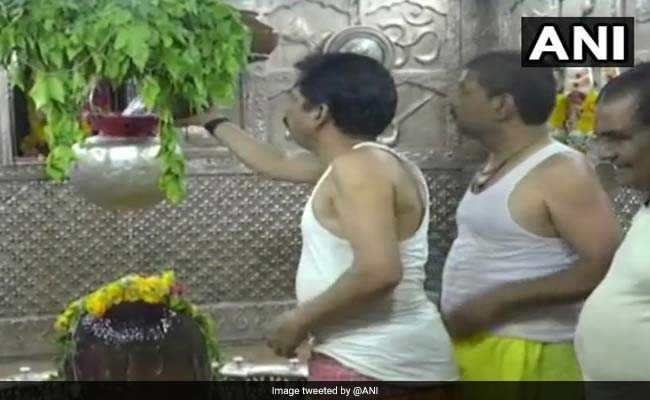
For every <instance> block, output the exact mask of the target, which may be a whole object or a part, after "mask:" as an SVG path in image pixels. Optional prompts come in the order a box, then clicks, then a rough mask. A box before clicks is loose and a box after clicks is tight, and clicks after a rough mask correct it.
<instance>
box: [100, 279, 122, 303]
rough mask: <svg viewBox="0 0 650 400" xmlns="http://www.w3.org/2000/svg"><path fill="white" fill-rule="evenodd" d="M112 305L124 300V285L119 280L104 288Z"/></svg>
mask: <svg viewBox="0 0 650 400" xmlns="http://www.w3.org/2000/svg"><path fill="white" fill-rule="evenodd" d="M104 291H105V293H106V296H107V297H108V302H109V303H110V306H111V307H112V306H116V305H118V304H120V303H121V302H122V299H123V297H124V287H123V286H122V285H121V284H120V283H119V282H113V283H111V284H109V285H108V286H106V288H105V289H104Z"/></svg>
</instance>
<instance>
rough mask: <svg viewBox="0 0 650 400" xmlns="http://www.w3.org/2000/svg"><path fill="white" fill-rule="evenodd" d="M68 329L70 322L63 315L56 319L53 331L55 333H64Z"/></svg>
mask: <svg viewBox="0 0 650 400" xmlns="http://www.w3.org/2000/svg"><path fill="white" fill-rule="evenodd" d="M68 328H70V320H69V319H68V318H67V316H66V315H65V313H64V314H61V315H59V317H58V318H57V319H56V322H55V323H54V330H56V331H57V332H64V331H67V330H68Z"/></svg>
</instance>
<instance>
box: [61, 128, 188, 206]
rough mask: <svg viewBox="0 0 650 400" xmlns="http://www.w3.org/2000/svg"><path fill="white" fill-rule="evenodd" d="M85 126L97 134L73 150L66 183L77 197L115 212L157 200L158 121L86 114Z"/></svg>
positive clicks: (159, 168)
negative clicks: (74, 158)
mask: <svg viewBox="0 0 650 400" xmlns="http://www.w3.org/2000/svg"><path fill="white" fill-rule="evenodd" d="M90 122H91V125H92V127H93V130H94V131H98V132H99V134H97V135H95V136H91V137H89V138H87V139H86V140H85V141H83V142H82V143H80V144H77V145H75V146H73V151H74V153H75V156H76V157H77V162H76V164H75V167H74V169H73V171H72V174H71V177H70V182H71V183H72V185H73V186H74V188H75V189H76V190H77V192H79V193H80V194H81V195H82V196H83V197H85V198H86V199H87V200H89V201H90V202H92V203H94V204H96V205H99V206H101V207H104V208H107V209H111V210H120V211H127V210H132V209H142V208H147V207H151V206H153V205H154V204H156V203H158V202H160V201H162V200H163V199H164V198H165V195H164V193H163V192H162V191H161V190H160V188H159V187H158V181H159V179H160V176H161V174H162V170H163V166H162V162H161V161H160V159H159V158H158V157H157V156H158V153H159V151H160V146H161V142H160V139H159V137H158V136H157V127H158V118H157V117H156V116H153V115H142V116H131V115H91V116H90ZM177 151H178V152H180V151H181V149H180V148H177Z"/></svg>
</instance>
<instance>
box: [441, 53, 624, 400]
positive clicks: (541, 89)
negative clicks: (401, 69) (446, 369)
mask: <svg viewBox="0 0 650 400" xmlns="http://www.w3.org/2000/svg"><path fill="white" fill-rule="evenodd" d="M555 87H556V86H555V80H554V78H553V73H552V70H551V69H548V68H522V67H521V58H520V54H519V53H516V52H508V51H500V52H492V53H488V54H485V55H483V56H479V57H477V58H476V59H474V60H473V61H470V62H469V63H468V64H467V65H466V67H465V70H464V71H463V73H462V76H461V79H460V81H459V87H458V90H457V93H456V95H455V96H454V102H453V108H452V109H453V114H454V116H455V118H456V120H457V123H458V126H459V129H460V130H461V131H462V133H464V134H465V135H467V136H469V137H471V138H473V139H476V140H478V141H479V142H480V144H481V145H483V147H484V148H485V149H486V150H487V152H488V159H487V162H486V164H485V165H484V166H483V167H482V168H481V170H480V171H479V172H478V173H477V175H476V176H475V178H474V179H473V181H472V183H471V186H470V188H469V190H468V191H467V193H466V194H465V196H464V198H463V199H462V201H461V203H460V205H459V207H458V211H457V215H456V217H457V218H456V219H457V224H458V237H457V238H456V240H455V241H454V243H453V245H452V248H451V250H450V252H449V255H448V257H447V261H446V265H445V268H444V272H443V289H442V312H443V315H444V318H445V320H446V324H447V328H448V330H449V333H450V334H451V336H452V339H453V340H454V344H455V348H456V356H457V361H458V363H459V367H460V372H461V377H462V378H463V379H467V380H510V381H513V380H514V381H518V380H580V379H581V374H580V369H579V366H578V363H577V360H576V358H575V353H574V351H573V346H572V340H573V335H574V330H575V325H576V321H577V317H578V312H579V310H580V306H581V302H582V301H583V300H584V299H585V298H586V297H587V296H588V295H589V293H591V291H592V290H593V289H594V287H596V285H597V284H598V283H599V282H600V281H601V279H602V278H603V277H604V276H605V273H606V272H607V268H608V266H609V263H610V261H611V259H612V256H613V254H614V251H615V249H616V246H617V245H618V243H619V235H620V233H619V227H618V223H617V220H616V217H615V215H614V213H613V211H612V209H611V206H610V202H609V199H608V196H607V194H606V193H605V192H604V190H603V189H602V187H601V185H600V183H599V182H598V179H597V177H596V175H595V172H594V170H593V168H592V167H591V166H590V165H589V164H588V162H587V161H586V159H585V157H584V156H583V155H582V154H580V153H578V152H576V151H573V150H572V149H570V148H569V147H566V146H564V145H562V144H560V143H557V142H555V141H553V140H552V139H550V138H549V132H548V130H547V126H546V121H547V119H548V117H549V115H550V114H551V111H552V109H553V106H554V102H555ZM480 398H486V397H485V393H483V394H482V396H481V397H480Z"/></svg>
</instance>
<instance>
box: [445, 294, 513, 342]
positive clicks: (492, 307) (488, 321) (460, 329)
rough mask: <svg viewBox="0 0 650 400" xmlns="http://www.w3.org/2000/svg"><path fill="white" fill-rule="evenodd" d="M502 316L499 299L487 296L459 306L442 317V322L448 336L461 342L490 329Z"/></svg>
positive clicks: (501, 306) (494, 296)
mask: <svg viewBox="0 0 650 400" xmlns="http://www.w3.org/2000/svg"><path fill="white" fill-rule="evenodd" d="M503 314H504V307H503V304H502V303H501V301H500V300H499V297H498V296H496V295H494V294H487V295H484V296H480V297H478V298H476V299H474V300H471V301H468V302H466V303H464V304H461V305H460V306H459V307H457V308H456V309H454V310H453V311H452V312H450V313H449V314H448V315H446V316H444V322H445V325H446V327H447V331H448V332H449V335H450V336H451V337H452V338H453V339H454V340H462V339H467V338H470V337H472V336H474V335H477V334H479V333H482V332H484V331H487V330H488V329H490V328H492V327H493V326H494V325H496V324H497V323H498V322H499V320H500V319H501V318H502V317H503Z"/></svg>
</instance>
